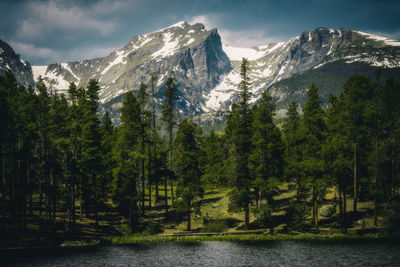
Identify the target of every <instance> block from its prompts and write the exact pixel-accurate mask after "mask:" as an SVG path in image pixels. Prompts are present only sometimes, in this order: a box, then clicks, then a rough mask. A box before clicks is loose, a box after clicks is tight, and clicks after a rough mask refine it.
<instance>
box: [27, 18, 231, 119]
mask: <svg viewBox="0 0 400 267" xmlns="http://www.w3.org/2000/svg"><path fill="white" fill-rule="evenodd" d="M231 69H232V67H231V63H230V61H229V59H228V57H227V56H226V54H225V53H224V52H223V50H222V44H221V39H220V36H219V35H218V32H217V30H216V29H212V30H206V29H205V27H204V25H202V24H195V25H189V24H187V23H185V22H179V23H177V24H174V25H172V26H170V27H168V28H165V29H162V30H159V31H156V32H152V33H148V34H145V35H137V36H135V37H134V38H133V39H132V40H131V41H130V42H129V43H128V44H127V45H125V47H123V48H122V49H119V50H117V51H114V52H112V53H111V54H110V55H108V56H106V57H104V58H97V59H92V60H83V61H78V62H68V63H57V64H51V65H48V66H34V67H33V74H34V77H35V79H37V78H38V77H39V75H41V76H42V77H44V79H45V81H46V82H47V83H48V84H49V85H51V86H53V87H54V88H56V89H57V90H59V91H61V92H63V91H65V90H66V89H67V88H68V85H69V82H75V83H76V84H77V85H78V86H85V85H86V84H87V83H88V81H89V80H90V79H93V78H94V79H97V80H99V83H100V85H101V91H100V102H101V103H102V104H103V105H105V106H106V107H107V108H110V109H119V106H120V103H121V99H120V98H119V97H120V96H121V95H123V94H125V93H126V92H128V91H131V90H137V89H138V88H139V86H140V83H142V82H144V83H147V82H148V81H149V76H150V74H151V73H157V74H158V76H159V77H158V84H157V86H158V94H157V95H158V97H159V98H160V99H161V98H162V95H163V94H162V92H163V88H165V82H166V80H167V78H168V77H169V76H173V77H174V82H175V85H176V87H177V89H178V96H179V100H178V103H179V108H180V110H181V112H182V113H183V114H187V113H188V111H189V110H194V112H195V113H199V112H201V111H202V110H201V106H202V104H203V103H202V102H203V101H202V96H203V95H205V94H208V93H209V91H210V90H211V89H212V88H214V87H215V86H216V85H217V84H218V83H219V79H220V77H221V75H224V74H226V73H228V72H229V71H230V70H231ZM191 105H193V106H191Z"/></svg>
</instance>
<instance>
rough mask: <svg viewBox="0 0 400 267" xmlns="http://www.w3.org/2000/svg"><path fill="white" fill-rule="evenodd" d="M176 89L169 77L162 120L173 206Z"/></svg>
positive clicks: (166, 210)
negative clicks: (166, 134)
mask: <svg viewBox="0 0 400 267" xmlns="http://www.w3.org/2000/svg"><path fill="white" fill-rule="evenodd" d="M175 93H176V88H175V85H174V78H172V77H169V78H168V80H167V89H166V90H165V93H164V101H163V105H162V118H161V119H162V120H163V121H164V123H165V125H166V128H167V133H168V148H169V170H170V187H171V199H172V206H174V191H173V190H174V189H173V184H172V179H173V177H172V176H173V175H172V162H173V153H172V143H173V139H174V136H173V131H174V126H175V124H176V122H175V105H176V103H175V100H176V96H175ZM165 179H166V180H165V181H166V182H165V212H166V213H168V197H167V196H168V194H167V185H168V183H167V178H165Z"/></svg>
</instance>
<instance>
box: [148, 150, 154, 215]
mask: <svg viewBox="0 0 400 267" xmlns="http://www.w3.org/2000/svg"><path fill="white" fill-rule="evenodd" d="M148 155H149V164H147V167H148V169H147V172H148V177H147V182H148V184H149V210H151V184H152V181H151V180H152V179H151V177H152V176H151V168H152V166H153V164H152V163H153V161H152V159H151V156H150V155H151V146H150V143H149V145H148Z"/></svg>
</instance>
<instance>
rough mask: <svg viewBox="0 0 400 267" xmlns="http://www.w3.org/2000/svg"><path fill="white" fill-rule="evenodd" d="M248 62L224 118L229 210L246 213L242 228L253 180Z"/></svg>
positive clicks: (246, 216)
mask: <svg viewBox="0 0 400 267" xmlns="http://www.w3.org/2000/svg"><path fill="white" fill-rule="evenodd" d="M248 71H249V62H248V61H247V59H245V58H243V60H242V65H241V72H240V75H241V77H242V81H241V82H240V83H239V93H238V98H239V102H238V103H237V104H233V105H232V107H231V110H230V111H229V113H228V116H227V125H226V131H227V135H228V137H229V139H230V143H231V146H232V150H231V162H232V178H233V180H232V185H233V187H234V188H233V190H232V192H231V194H230V200H231V204H232V207H234V206H236V207H238V208H240V209H243V210H244V212H245V227H246V228H248V227H249V218H250V216H249V212H250V201H251V193H250V187H251V183H252V179H251V177H250V171H249V165H248V163H249V155H250V152H251V135H252V133H251V112H250V103H249V100H250V92H249V85H250V82H249V76H248Z"/></svg>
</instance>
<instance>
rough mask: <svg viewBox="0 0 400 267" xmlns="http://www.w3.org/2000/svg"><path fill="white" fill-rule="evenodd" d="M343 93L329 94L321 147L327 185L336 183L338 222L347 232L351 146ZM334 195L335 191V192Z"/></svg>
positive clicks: (351, 159)
mask: <svg viewBox="0 0 400 267" xmlns="http://www.w3.org/2000/svg"><path fill="white" fill-rule="evenodd" d="M342 97H343V95H341V96H340V97H339V98H337V97H334V96H330V97H329V104H330V105H329V107H328V109H327V110H326V125H327V134H326V140H325V142H324V144H323V147H322V156H323V163H324V172H325V174H326V179H327V182H328V184H329V185H336V188H337V189H338V195H339V218H338V219H339V222H340V224H341V227H342V231H343V232H344V233H347V195H348V193H349V190H350V188H351V181H352V176H353V174H352V162H353V158H352V154H353V152H352V151H353V148H352V146H351V142H350V140H349V139H348V136H347V134H346V131H345V125H344V121H343V119H342V113H343V101H342ZM335 195H336V193H335Z"/></svg>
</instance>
